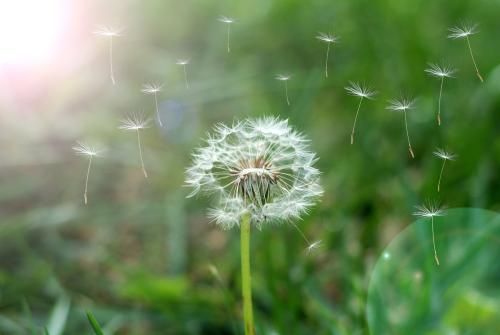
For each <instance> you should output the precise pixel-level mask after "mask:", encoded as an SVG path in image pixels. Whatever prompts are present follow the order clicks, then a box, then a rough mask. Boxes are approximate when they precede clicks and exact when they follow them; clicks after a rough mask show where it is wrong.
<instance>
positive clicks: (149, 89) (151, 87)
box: [141, 84, 163, 127]
mask: <svg viewBox="0 0 500 335" xmlns="http://www.w3.org/2000/svg"><path fill="white" fill-rule="evenodd" d="M162 87H163V85H159V84H144V85H142V89H141V92H142V93H144V94H153V95H154V97H155V106H156V117H157V118H158V123H159V124H160V127H163V123H162V122H161V118H160V111H159V110H158V97H157V93H158V92H160V91H161V89H162Z"/></svg>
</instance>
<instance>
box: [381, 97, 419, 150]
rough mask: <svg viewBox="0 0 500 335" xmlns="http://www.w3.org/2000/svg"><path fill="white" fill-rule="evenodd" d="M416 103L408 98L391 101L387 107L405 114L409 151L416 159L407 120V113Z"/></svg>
mask: <svg viewBox="0 0 500 335" xmlns="http://www.w3.org/2000/svg"><path fill="white" fill-rule="evenodd" d="M414 103H415V100H410V99H406V98H400V99H399V100H397V99H395V100H389V106H387V107H386V109H389V110H392V111H396V112H403V114H404V116H405V129H406V138H407V139H408V151H410V155H411V157H412V158H415V155H414V154H413V150H412V148H411V142H410V134H409V132H408V121H407V119H406V111H408V110H411V109H413V105H414Z"/></svg>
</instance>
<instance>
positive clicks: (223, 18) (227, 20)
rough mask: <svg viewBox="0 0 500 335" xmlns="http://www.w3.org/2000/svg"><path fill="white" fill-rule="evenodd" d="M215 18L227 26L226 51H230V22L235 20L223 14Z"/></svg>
mask: <svg viewBox="0 0 500 335" xmlns="http://www.w3.org/2000/svg"><path fill="white" fill-rule="evenodd" d="M217 20H218V21H219V22H222V23H224V24H225V25H226V26H227V53H229V52H231V49H230V48H229V34H230V29H231V24H233V23H234V21H235V20H234V19H233V18H232V17H228V16H224V15H221V16H219V18H218V19H217Z"/></svg>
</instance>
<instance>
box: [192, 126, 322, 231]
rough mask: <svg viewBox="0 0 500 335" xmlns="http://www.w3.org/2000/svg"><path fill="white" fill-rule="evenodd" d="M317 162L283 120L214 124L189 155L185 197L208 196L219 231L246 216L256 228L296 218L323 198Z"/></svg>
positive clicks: (305, 145) (302, 139) (302, 138)
mask: <svg viewBox="0 0 500 335" xmlns="http://www.w3.org/2000/svg"><path fill="white" fill-rule="evenodd" d="M316 160H317V158H316V155H315V154H314V153H312V152H310V151H309V148H308V141H307V140H306V139H305V138H304V137H303V136H302V135H301V134H299V133H298V132H296V131H294V130H293V129H292V128H291V127H290V126H289V125H288V121H287V120H279V119H277V118H273V117H265V118H259V119H254V120H251V119H247V120H244V121H241V122H235V123H234V124H233V125H232V126H226V125H223V124H219V125H217V126H216V127H215V129H214V133H213V134H212V135H209V136H208V138H207V139H206V146H204V147H202V148H199V149H198V150H196V151H195V153H194V154H193V163H192V165H191V167H189V168H188V169H187V171H186V185H187V186H188V187H190V188H191V189H192V192H191V193H190V194H189V195H188V196H194V195H196V194H198V193H205V194H210V195H213V196H214V198H215V205H214V207H213V208H212V209H211V210H210V211H209V214H208V215H209V217H210V219H211V220H212V221H213V222H215V223H216V224H218V225H219V226H221V227H222V228H224V229H229V228H232V227H234V226H237V225H239V222H240V219H241V217H242V216H243V215H245V214H249V215H250V217H251V220H252V222H253V223H255V224H256V225H257V226H260V225H261V224H262V223H264V222H273V221H274V222H283V221H288V220H292V219H297V218H299V217H300V216H301V215H302V214H304V213H306V212H307V210H308V209H309V208H310V207H311V206H312V205H313V204H314V203H315V202H316V201H317V199H318V198H319V197H320V196H321V195H322V193H323V190H322V188H321V186H320V185H319V174H320V173H319V171H318V170H317V169H316V168H315V167H314V166H313V165H314V163H315V162H316Z"/></svg>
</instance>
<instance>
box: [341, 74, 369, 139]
mask: <svg viewBox="0 0 500 335" xmlns="http://www.w3.org/2000/svg"><path fill="white" fill-rule="evenodd" d="M349 85H350V86H347V87H345V89H346V91H347V92H348V93H349V94H350V95H353V96H355V97H358V98H359V104H358V109H357V110H356V115H355V116H354V124H353V125H352V131H351V144H353V143H354V132H355V129H356V121H357V120H358V113H359V110H360V109H361V103H362V102H363V99H373V97H374V96H375V94H377V92H375V91H372V90H371V89H370V88H369V87H366V86H363V85H361V84H358V83H354V82H349Z"/></svg>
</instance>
